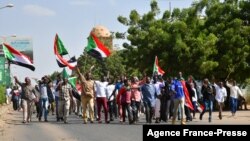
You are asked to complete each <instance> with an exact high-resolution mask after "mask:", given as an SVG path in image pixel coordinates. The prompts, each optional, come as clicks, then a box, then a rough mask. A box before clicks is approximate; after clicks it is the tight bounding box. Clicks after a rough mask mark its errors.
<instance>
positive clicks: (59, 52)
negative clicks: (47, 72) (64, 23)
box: [54, 34, 77, 70]
mask: <svg viewBox="0 0 250 141" xmlns="http://www.w3.org/2000/svg"><path fill="white" fill-rule="evenodd" d="M54 53H55V55H56V61H57V64H58V66H59V67H69V68H70V69H71V70H73V69H74V68H75V66H76V65H77V60H76V58H75V56H73V57H71V58H70V59H68V60H67V59H65V58H64V57H63V55H67V54H68V51H67V50H66V48H65V47H64V45H63V42H62V41H61V39H60V38H59V36H58V35H57V34H56V36H55V41H54Z"/></svg>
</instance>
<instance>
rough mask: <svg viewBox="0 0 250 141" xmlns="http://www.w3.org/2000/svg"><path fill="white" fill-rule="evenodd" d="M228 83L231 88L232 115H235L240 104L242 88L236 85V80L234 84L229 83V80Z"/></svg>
mask: <svg viewBox="0 0 250 141" xmlns="http://www.w3.org/2000/svg"><path fill="white" fill-rule="evenodd" d="M226 85H227V86H228V87H229V88H230V107H231V112H232V116H235V113H236V111H237V105H238V97H239V95H240V96H242V92H241V90H240V88H239V87H238V86H237V85H236V81H233V84H232V85H231V84H229V83H228V81H227V83H226Z"/></svg>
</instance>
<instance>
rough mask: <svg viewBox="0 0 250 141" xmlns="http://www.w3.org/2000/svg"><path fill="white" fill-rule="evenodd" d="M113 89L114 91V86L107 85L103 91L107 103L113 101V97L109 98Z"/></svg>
mask: <svg viewBox="0 0 250 141" xmlns="http://www.w3.org/2000/svg"><path fill="white" fill-rule="evenodd" d="M114 89H115V85H114V84H111V85H107V87H106V89H105V92H106V96H107V100H108V101H112V100H114V95H112V96H111V94H112V93H113V91H114ZM110 96H111V97H110ZM109 97H110V99H109Z"/></svg>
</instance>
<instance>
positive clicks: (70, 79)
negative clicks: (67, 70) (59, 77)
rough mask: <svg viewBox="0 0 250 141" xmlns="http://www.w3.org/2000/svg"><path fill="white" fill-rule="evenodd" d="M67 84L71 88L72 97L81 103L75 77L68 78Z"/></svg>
mask: <svg viewBox="0 0 250 141" xmlns="http://www.w3.org/2000/svg"><path fill="white" fill-rule="evenodd" d="M68 83H69V84H70V85H71V86H72V87H73V89H72V95H73V96H74V97H75V98H76V99H78V100H79V101H81V95H80V93H79V91H78V89H77V77H70V78H69V79H68Z"/></svg>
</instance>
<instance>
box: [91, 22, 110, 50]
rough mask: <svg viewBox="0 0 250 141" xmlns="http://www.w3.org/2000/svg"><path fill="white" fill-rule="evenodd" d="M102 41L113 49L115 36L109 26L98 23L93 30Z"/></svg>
mask: <svg viewBox="0 0 250 141" xmlns="http://www.w3.org/2000/svg"><path fill="white" fill-rule="evenodd" d="M91 32H93V33H94V34H95V35H96V36H97V37H98V39H100V40H101V41H102V43H103V44H104V45H105V46H107V47H108V48H109V49H110V50H111V51H113V37H112V34H111V33H110V31H109V30H108V28H106V27H105V26H102V25H97V26H95V27H93V29H92V30H91Z"/></svg>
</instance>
